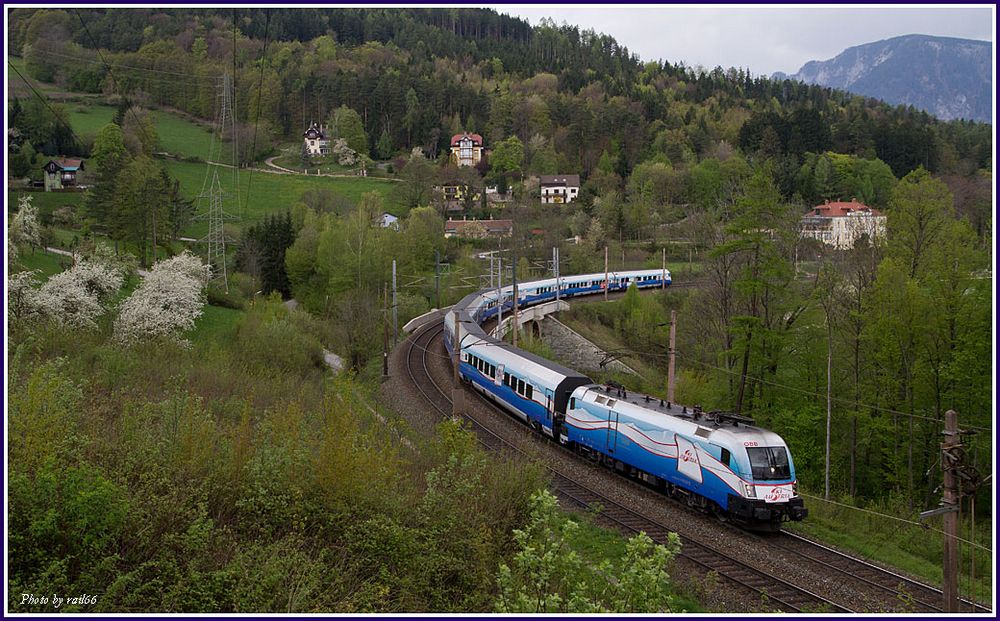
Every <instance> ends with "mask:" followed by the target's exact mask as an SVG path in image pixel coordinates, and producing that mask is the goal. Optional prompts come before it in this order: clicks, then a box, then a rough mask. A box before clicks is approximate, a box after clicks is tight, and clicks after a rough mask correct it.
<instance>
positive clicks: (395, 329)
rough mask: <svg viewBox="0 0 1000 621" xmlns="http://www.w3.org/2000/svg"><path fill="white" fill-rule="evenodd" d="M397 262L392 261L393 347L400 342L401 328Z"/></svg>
mask: <svg viewBox="0 0 1000 621" xmlns="http://www.w3.org/2000/svg"><path fill="white" fill-rule="evenodd" d="M396 318H397V316H396V260H395V259H393V260H392V346H393V347H395V346H396V343H397V342H399V326H398V322H397V321H396Z"/></svg>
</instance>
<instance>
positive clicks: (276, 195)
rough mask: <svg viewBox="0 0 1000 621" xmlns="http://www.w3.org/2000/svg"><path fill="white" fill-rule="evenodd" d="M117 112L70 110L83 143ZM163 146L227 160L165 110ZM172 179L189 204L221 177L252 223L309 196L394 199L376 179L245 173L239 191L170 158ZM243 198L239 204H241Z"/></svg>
mask: <svg viewBox="0 0 1000 621" xmlns="http://www.w3.org/2000/svg"><path fill="white" fill-rule="evenodd" d="M115 110H116V109H115V107H114V106H108V105H97V104H88V103H79V102H77V103H71V104H68V105H67V112H68V113H69V118H70V123H71V124H72V125H73V129H74V131H76V132H77V134H79V135H80V136H81V137H86V136H94V135H96V134H97V132H98V131H99V130H100V129H101V127H103V126H104V125H105V124H107V123H110V122H111V119H112V118H113V117H114V114H115ZM151 114H152V116H153V119H154V122H155V124H156V131H157V134H158V136H159V140H160V144H159V147H158V149H157V150H158V151H164V152H166V153H169V154H171V155H173V156H178V157H183V158H191V157H197V158H200V159H202V160H205V159H206V158H207V157H208V154H209V151H210V150H212V151H213V152H214V153H215V154H216V155H215V156H214V159H223V160H225V159H226V158H225V157H224V156H222V157H221V158H220V156H219V155H218V153H219V151H220V150H223V151H224V149H220V145H219V144H218V143H215V144H214V148H213V144H212V133H211V132H210V131H209V130H208V129H206V128H205V127H204V126H202V125H201V124H199V123H196V122H193V121H191V120H188V119H185V118H183V117H181V116H179V115H176V114H173V113H170V112H166V111H163V110H153V111H151ZM161 161H162V162H163V164H164V166H166V168H167V170H168V171H169V172H170V174H171V175H172V176H173V177H174V178H176V179H178V180H179V181H180V184H181V192H182V194H183V195H184V196H185V197H187V198H197V197H198V196H199V194H200V193H201V192H202V190H203V189H204V190H207V189H208V187H209V186H210V184H211V181H212V177H211V175H212V174H214V173H215V172H216V171H217V172H218V174H219V182H220V185H221V187H222V189H223V192H224V202H223V204H224V209H225V210H226V212H227V213H229V214H230V215H232V216H239V217H241V219H245V221H247V222H253V221H256V220H259V219H261V218H263V217H265V216H267V215H268V214H272V213H284V212H285V211H287V210H288V209H289V208H290V207H291V206H292V204H293V203H295V202H296V201H298V200H299V198H300V197H301V196H302V194H303V192H306V191H307V190H318V189H328V190H331V191H333V192H335V193H337V194H339V195H341V196H343V197H344V198H345V199H346V200H347V201H348V202H350V203H352V204H353V203H357V202H358V201H359V200H360V199H361V196H362V195H363V194H364V193H366V192H378V193H380V194H382V195H383V196H386V197H388V194H389V192H390V190H391V188H392V187H393V184H392V182H390V181H386V180H383V179H376V178H371V177H357V178H352V177H318V176H300V175H279V174H273V173H268V172H260V171H254V172H252V173H251V172H250V171H249V170H241V171H240V172H239V180H238V181H239V191H238V193H237V192H236V191H235V188H236V179H235V178H234V174H233V169H232V168H229V167H225V166H209V165H208V164H206V163H204V162H189V161H182V160H176V159H169V158H165V159H163V160H161ZM7 194H8V196H7V198H8V209H12V208H13V207H14V206H16V204H17V202H16V201H17V192H16V191H14V190H9V191H8V193H7ZM237 194H238V196H239V204H238V205H237V204H236V198H237ZM33 196H34V197H35V199H34V203H35V205H36V206H38V208H39V210H40V211H43V212H44V211H49V212H51V210H53V209H57V208H59V207H61V206H63V205H73V206H76V207H79V206H82V204H83V194H82V193H48V192H34V193H33ZM207 207H208V203H207V200H204V199H202V200H198V201H197V202H196V212H198V213H200V212H202V211H204V210H206V209H207ZM240 229H241V225H240V223H239V222H234V223H233V224H231V225H228V226H227V230H228V231H229V233H230V235H233V236H235V235H238V232H239V230H240ZM207 232H208V225H207V223H206V222H204V221H199V220H196V221H194V222H192V223H191V224H190V225H189V226H188V227H187V228H186V229H185V230H184V231H183V232H182V234H183V235H185V236H190V237H201V236H203V235H205V234H206V233H207Z"/></svg>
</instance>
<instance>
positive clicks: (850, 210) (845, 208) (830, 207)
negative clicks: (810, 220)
mask: <svg viewBox="0 0 1000 621" xmlns="http://www.w3.org/2000/svg"><path fill="white" fill-rule="evenodd" d="M856 213H864V214H871V215H873V216H881V215H882V212H880V211H879V210H877V209H875V208H873V207H869V206H868V205H865V204H864V203H859V202H858V201H857V199H852V200H851V202H849V203H848V202H844V201H835V202H832V203H831V202H829V201H827V202H826V203H824V204H822V205H816V206H815V207H813V208H812V210H810V211H809V213H807V214H806V216H813V217H815V216H820V217H825V218H844V217H847V216H849V215H851V214H856Z"/></svg>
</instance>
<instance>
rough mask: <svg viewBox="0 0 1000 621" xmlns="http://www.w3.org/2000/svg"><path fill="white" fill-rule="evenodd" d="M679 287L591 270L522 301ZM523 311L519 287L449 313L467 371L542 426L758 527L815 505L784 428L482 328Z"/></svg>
mask: <svg viewBox="0 0 1000 621" xmlns="http://www.w3.org/2000/svg"><path fill="white" fill-rule="evenodd" d="M632 283H634V284H635V285H636V286H637V287H639V288H654V287H662V286H665V285H667V284H669V283H670V274H669V272H666V271H665V270H637V271H625V272H613V273H610V274H608V278H607V280H605V275H604V274H603V273H600V274H584V275H579V276H568V277H562V278H559V279H558V281H557V280H556V279H548V280H540V281H534V282H528V283H523V284H522V285H520V286H519V287H518V306H519V307H524V306H530V305H533V304H538V303H541V302H547V301H550V300H554V299H555V298H556V287H558V288H559V297H572V296H577V295H590V294H594V293H600V292H603V291H604V289H605V288H607V289H609V290H612V291H614V290H624V289H626V288H627V287H628V286H629V285H630V284H632ZM498 309H501V310H503V312H508V311H509V310H512V309H513V287H510V286H508V287H504V288H503V289H501V290H500V291H497V290H485V291H480V292H478V293H473V294H471V295H469V296H466V297H465V298H463V299H462V300H461V301H460V302H459V303H458V304H456V305H455V306H454V307H453V308H452V310H451V312H449V313H447V314H446V315H445V345H446V347H447V348H448V351H449V352H451V353H453V349H452V348H453V346H454V339H455V334H456V329H455V328H456V322H458V330H457V334H458V339H459V342H460V345H459V350H460V351H459V375H460V376H461V377H462V379H463V380H464V381H466V382H468V383H469V384H471V386H472V387H474V388H475V389H476V390H478V391H479V392H481V393H482V394H483V395H485V396H486V397H487V398H488V399H490V400H492V401H493V402H495V403H497V404H498V405H500V406H501V407H503V408H505V409H507V410H508V411H510V412H511V413H513V414H514V415H515V416H517V417H518V418H520V419H521V420H523V421H524V422H526V423H527V424H528V425H530V426H531V427H532V428H533V429H535V430H536V431H538V432H539V433H542V434H544V435H546V436H548V437H550V438H553V439H554V440H557V441H559V442H560V443H562V444H564V445H566V446H569V447H571V448H573V449H575V450H577V451H578V452H580V453H582V454H584V455H587V456H588V457H590V458H591V459H594V460H596V461H600V462H602V463H605V464H607V465H609V466H611V467H613V468H615V469H616V470H618V471H620V472H622V473H625V474H628V475H630V476H633V477H635V478H638V479H641V480H644V481H646V482H647V483H650V484H652V485H655V486H657V487H659V488H661V489H663V490H664V491H665V492H667V493H668V494H670V495H672V496H675V497H679V498H682V499H684V500H686V501H687V502H688V504H690V505H692V506H694V507H698V508H701V509H705V510H708V511H711V512H714V513H718V514H719V515H722V516H725V517H727V518H729V519H731V520H733V521H735V522H738V523H740V524H742V525H744V526H747V527H749V528H754V529H763V530H778V529H779V528H780V525H781V522H782V521H785V520H801V519H803V518H804V517H805V516H806V514H807V511H806V509H805V507H804V506H803V502H802V498H801V497H800V496H799V495H798V493H797V491H796V481H795V466H794V464H793V462H792V457H791V454H790V452H789V451H788V447H787V446H786V445H785V442H784V441H783V440H782V439H781V437H779V436H778V435H777V434H775V433H773V432H771V431H768V430H766V429H761V428H759V427H755V426H753V425H752V421H750V420H749V419H746V418H743V417H739V416H734V415H729V414H724V413H719V412H710V413H704V412H702V411H701V410H700V409H699V408H693V409H691V408H687V407H683V406H679V405H677V404H672V403H664V402H663V401H661V400H660V399H658V398H653V397H650V396H648V395H642V394H637V393H628V392H627V391H625V390H624V389H622V388H621V387H615V388H612V387H610V386H600V385H597V384H595V383H594V382H593V381H592V380H591V379H590V378H588V377H587V376H585V375H582V374H580V373H578V372H576V371H574V370H572V369H569V368H566V367H564V366H562V365H559V364H556V363H554V362H551V361H549V360H545V359H543V358H541V357H539V356H536V355H534V354H531V353H528V352H525V351H522V350H520V349H517V348H515V347H513V346H511V345H510V344H507V343H504V342H502V341H500V340H498V339H495V338H493V337H492V336H490V335H488V334H486V332H485V331H484V330H483V329H482V328H481V327H480V323H482V322H484V321H486V320H487V319H490V318H492V317H494V316H496V315H497V313H498Z"/></svg>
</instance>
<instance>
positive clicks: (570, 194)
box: [539, 175, 580, 205]
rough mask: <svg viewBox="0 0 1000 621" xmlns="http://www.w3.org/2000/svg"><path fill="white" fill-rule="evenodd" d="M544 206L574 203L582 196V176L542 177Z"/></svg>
mask: <svg viewBox="0 0 1000 621" xmlns="http://www.w3.org/2000/svg"><path fill="white" fill-rule="evenodd" d="M539 186H540V187H541V190H542V204H543V205H548V204H552V203H557V204H558V203H572V202H573V201H575V200H576V198H577V196H579V195H580V175H542V176H541V177H540V178H539Z"/></svg>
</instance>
